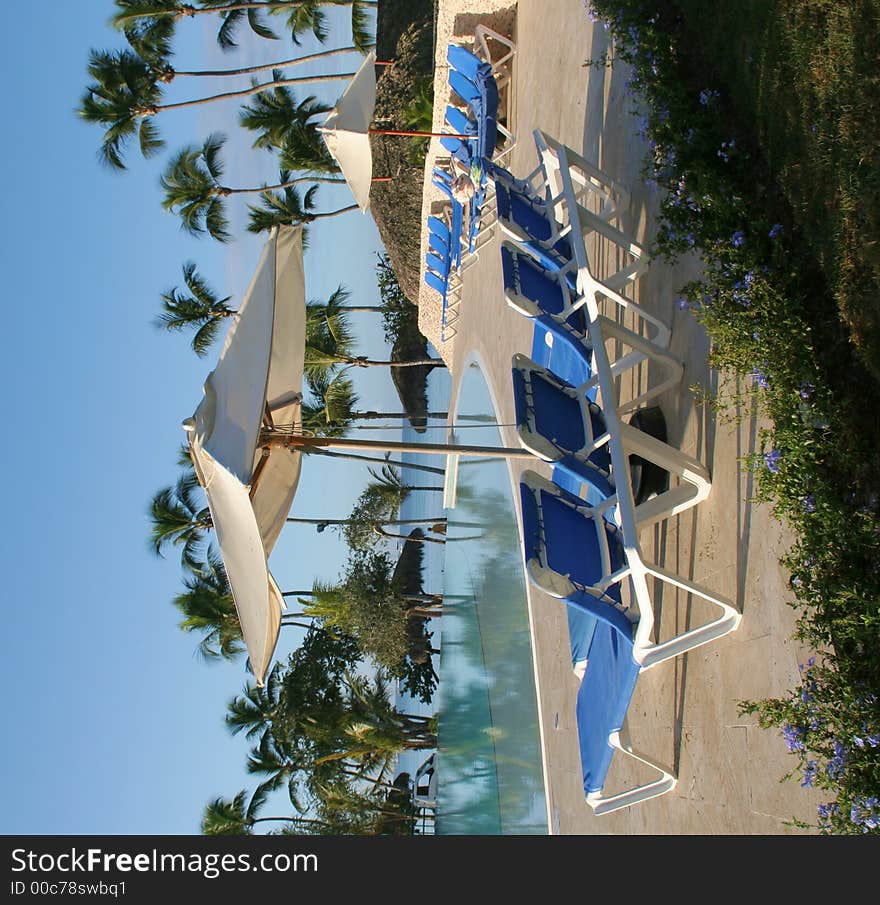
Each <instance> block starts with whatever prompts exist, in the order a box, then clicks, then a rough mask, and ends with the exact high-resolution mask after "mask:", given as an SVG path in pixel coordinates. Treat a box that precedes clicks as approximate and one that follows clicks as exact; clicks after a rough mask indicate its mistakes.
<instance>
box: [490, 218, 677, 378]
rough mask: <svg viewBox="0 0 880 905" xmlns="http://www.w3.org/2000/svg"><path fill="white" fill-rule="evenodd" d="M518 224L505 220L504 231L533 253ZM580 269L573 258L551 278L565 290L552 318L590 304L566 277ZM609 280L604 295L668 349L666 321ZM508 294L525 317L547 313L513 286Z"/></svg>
mask: <svg viewBox="0 0 880 905" xmlns="http://www.w3.org/2000/svg"><path fill="white" fill-rule="evenodd" d="M515 226H516V225H515V224H511V223H509V222H508V221H503V222H502V223H501V228H502V230H504V232H505V234H506V235H508V236H510V237H512V238H513V239H514V241H513V243H512V244H514V245H515V246H516V250H517V251H519V252H521V253H523V254H528V255H530V256H531V252H530V249H529V247H528V245H526V244H523V243H525V242H526V241H528V236H526V235H525V233H523V232H522V231H521V230H519V229H518V228H515ZM577 269H578V265H577V262H576V261H570V262H569V263H568V264H566V265H565V266H564V267H562V268H561V269H560V270H559V271H558V272H557V274H555V275H552V274H551V275H550V278H551V279H553V280H556V281H557V282H558V284H559V287H560V291H561V292H562V294H563V299H564V301H563V307H562V310H561V311H560V312H559V313H558V314H553V315H551V317H553V318H554V319H555V320H558V321H565V320H568V318H569V317H571V315H572V314H573V313H574V312H575V311H577V309H578V308H582V307H583V306H584V305H585V304H586V303H587V299H586V296H584V295H577V294H575V293H572V292H571V289H570V287H569V285H568V281H567V280H566V279H565V277H566V276H567V275H568V274H569V273H572V272H576V271H577ZM609 283H610V281H605V282H603V283H602V284H601V287H602V288H601V289H600V292H601V294H602V296H603V297H604V298H605V299H607V300H608V301H611V302H614V303H615V304H616V305H618V306H619V307H620V308H622V309H624V310H628V311H631V312H632V313H633V314H635V315H636V316H637V317H638V318H640V319H641V320H642V321H644V322H645V323H646V324H650V325H651V327H653V328H654V331H655V332H654V335H653V336H652V337H651V340H650V342H651V345H652V346H653V347H654V348H656V349H657V350H661V349H665V348H667V347H668V346H669V340H670V338H671V335H672V334H671V331H670V329H669V327H668V326H667V325H666V324H665V323H664V322H663V321H662V320H660V318H658V317H655V316H654V315H653V314H651V313H650V312H649V311H647V310H646V309H645V308H643V307H642V306H641V305H639V304H638V302H634V301H632V299H628V298H627V297H626V296H625V295H621V294H620V293H619V292H617V291H616V290H614V289H612V288H611V286H610V285H609ZM504 297H505V298H506V299H507V303H508V305H510V306H511V308H513V309H515V310H516V311H519V313H520V314H523V315H524V316H525V317H538V316H539V315H540V314H542V313H543V312H542V311H541V310H540V309H539V308H538V307H537V305H535V304H534V302H532V300H531V299H528V298H526V297H525V296H523V295H520V294H519V293H517V292H514V291H511V290H510V289H507V288H505V290H504ZM630 332H631V331H630ZM643 359H644V356H641V358H640V359H639V360H643ZM635 363H636V362H635V361H633V362H632V364H635Z"/></svg>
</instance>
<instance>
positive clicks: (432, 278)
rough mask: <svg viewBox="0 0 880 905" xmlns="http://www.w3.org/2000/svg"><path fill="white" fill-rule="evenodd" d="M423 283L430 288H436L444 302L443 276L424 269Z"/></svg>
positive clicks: (444, 287) (444, 286)
mask: <svg viewBox="0 0 880 905" xmlns="http://www.w3.org/2000/svg"><path fill="white" fill-rule="evenodd" d="M425 283H426V284H427V285H428V286H430V287H431V288H432V289H436V290H437V292H439V293H440V295H441V296H442V298H443V301H444V303H445V302H446V280H444V279H443V277H441V276H439V275H438V274H436V273H434V271H433V270H426V271H425Z"/></svg>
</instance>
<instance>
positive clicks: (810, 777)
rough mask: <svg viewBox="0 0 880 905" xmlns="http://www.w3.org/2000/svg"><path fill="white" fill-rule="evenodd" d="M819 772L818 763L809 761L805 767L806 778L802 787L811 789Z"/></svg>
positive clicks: (802, 782)
mask: <svg viewBox="0 0 880 905" xmlns="http://www.w3.org/2000/svg"><path fill="white" fill-rule="evenodd" d="M818 772H819V766H818V764H817V763H816V761H814V760H808V761H807V763H806V765H805V766H804V778H803V780H802V781H801V786H803V787H804V788H811V787H812V785H813V782H814V780H815V779H816V775H817V774H818Z"/></svg>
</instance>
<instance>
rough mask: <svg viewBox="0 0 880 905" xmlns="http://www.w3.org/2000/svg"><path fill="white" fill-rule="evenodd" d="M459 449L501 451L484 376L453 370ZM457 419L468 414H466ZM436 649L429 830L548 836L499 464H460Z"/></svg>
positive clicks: (523, 613) (511, 519)
mask: <svg viewBox="0 0 880 905" xmlns="http://www.w3.org/2000/svg"><path fill="white" fill-rule="evenodd" d="M458 399H459V401H458V407H457V408H458V411H457V415H456V423H460V424H462V425H467V427H464V426H463V427H462V428H461V430H460V432H459V437H460V440H459V442H461V443H467V444H480V445H500V444H501V436H500V434H499V431H498V428H497V427H496V426H495V425H494V424H491V423H488V424H487V423H482V424H481V423H480V422H479V421H475V420H472V419H473V418H478V417H480V416H482V417H484V418H487V417H488V418H489V419H490V420H491V421H494V420H495V412H494V408H493V406H492V400H491V397H490V394H489V389H488V387H487V385H486V381H485V379H484V377H483V375H482V373H481V371H480V369H479V368H478V367H477V366H476V365H472V366H470V367H468V368H467V370H466V372H465V373H464V374H463V375H462V383H461V388H460V391H459V396H458ZM463 416H468V417H467V418H465V417H463ZM447 516H448V519H449V524H448V534H447V543H446V545H445V568H444V586H443V593H444V600H443V617H442V620H441V621H442V642H441V654H440V685H439V688H438V692H439V734H438V738H439V749H438V750H439V758H438V794H437V825H436V830H437V832H438V833H440V834H468V835H475V834H476V835H478V834H527V833H539V834H545V833H547V832H548V826H547V811H546V796H545V790H544V776H543V770H542V758H541V743H540V730H539V726H538V706H537V695H536V692H535V681H534V670H533V663H532V648H531V634H530V631H529V618H528V605H527V600H526V587H525V578H524V575H523V569H522V564H521V558H520V550H519V537H518V528H517V522H516V512H515V509H514V504H513V499H512V496H511V486H510V480H509V476H508V469H507V465H506V463H505V462H504V461H503V460H501V459H473V458H471V459H468V458H466V457H462V460H461V462H460V466H459V472H458V500H457V505H456V507H455V509H451V510H449V511H448V513H447Z"/></svg>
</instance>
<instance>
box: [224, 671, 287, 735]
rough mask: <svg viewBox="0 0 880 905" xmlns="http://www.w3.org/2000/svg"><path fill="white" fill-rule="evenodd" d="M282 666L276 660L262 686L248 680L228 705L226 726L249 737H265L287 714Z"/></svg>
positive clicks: (235, 733)
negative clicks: (283, 696) (283, 695)
mask: <svg viewBox="0 0 880 905" xmlns="http://www.w3.org/2000/svg"><path fill="white" fill-rule="evenodd" d="M282 673H283V667H282V666H281V664H280V663H276V664H275V665H274V666H273V667H272V669H271V670H270V672H269V675H268V676H266V684H265V685H263V686H259V685H255V684H254V683H252V682H248V683H247V684H246V685H245V687H244V691H243V692H242V693H241V694H240V695H236V697H234V698H233V699H232V700H231V701H230V702H229V704H228V705H227V708H228V709H227V713H226V728H227V729H229V731H230V732H231V733H232V734H233V735H238V733H239V732H244V734H245V737H246V738H248V739H252V738H254V737H255V736H256V735H259V736H260V737H261V738H263V737H264V736H265V735H266V734H267V733H270V732H272V731H273V729H274V726H275V723H276V722H277V721H278V720H280V719H281V717H282V716H284V713H285V711H284V706H283V705H284V702H283V699H282V692H283V690H284V683H283V674H282Z"/></svg>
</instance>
